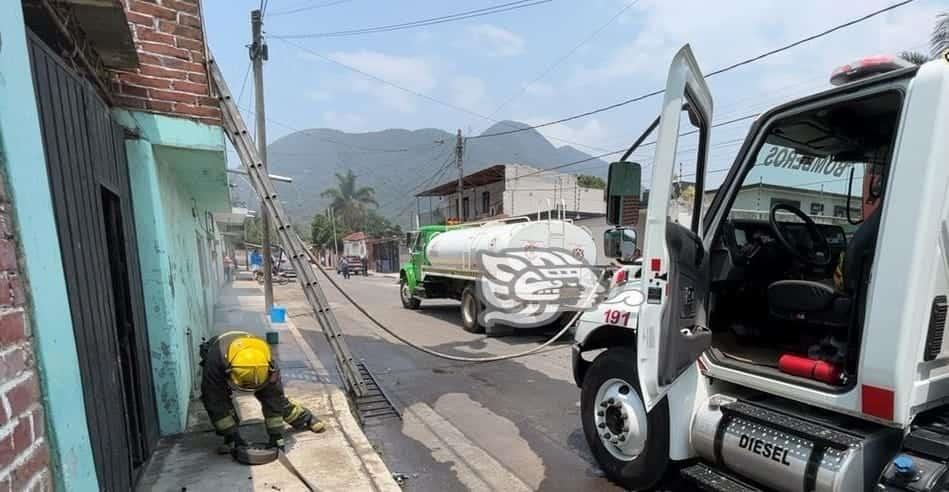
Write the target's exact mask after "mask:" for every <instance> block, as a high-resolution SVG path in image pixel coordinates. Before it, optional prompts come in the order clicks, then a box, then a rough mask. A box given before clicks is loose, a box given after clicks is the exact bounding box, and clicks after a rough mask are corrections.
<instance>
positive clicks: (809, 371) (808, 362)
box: [778, 354, 844, 384]
mask: <svg viewBox="0 0 949 492" xmlns="http://www.w3.org/2000/svg"><path fill="white" fill-rule="evenodd" d="M778 368H779V369H781V372H784V373H787V374H791V375H793V376H800V377H802V378H808V379H814V380H816V381H821V382H824V383H827V384H841V383H842V382H843V380H844V373H843V371H842V370H841V369H840V367H838V366H837V365H835V364H831V363H830V362H825V361H822V360H819V359H809V358H807V357H801V356H798V355H791V354H784V355H782V356H781V358H780V359H778Z"/></svg>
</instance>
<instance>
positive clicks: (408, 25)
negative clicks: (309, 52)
mask: <svg viewBox="0 0 949 492" xmlns="http://www.w3.org/2000/svg"><path fill="white" fill-rule="evenodd" d="M551 1H552V0H517V1H515V2H508V3H503V4H499V5H494V6H491V7H484V8H480V9H475V10H468V11H465V12H457V13H454V14H448V15H443V16H440V17H429V18H427V19H419V20H415V21H410V22H403V23H399V24H389V25H384V26H375V27H364V28H360V29H348V30H344V31H331V32H317V33H306V34H283V35H280V37H282V38H284V39H313V38H335V37H343V36H357V35H361V34H375V33H380V32H391V31H401V30H403V29H414V28H416V27H424V26H432V25H435V24H442V23H445V22H455V21H459V20H464V19H471V18H474V17H482V16H485V15H491V14H498V13H503V12H510V11H512V10H519V9H523V8H527V7H533V6H535V5H540V4H543V3H549V2H551Z"/></svg>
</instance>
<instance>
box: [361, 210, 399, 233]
mask: <svg viewBox="0 0 949 492" xmlns="http://www.w3.org/2000/svg"><path fill="white" fill-rule="evenodd" d="M363 231H364V232H365V233H366V234H368V235H369V236H371V237H385V236H400V235H402V226H400V225H398V224H393V223H392V222H391V221H389V219H387V218H385V217H383V216H381V215H379V214H378V213H377V212H376V211H375V210H369V211H368V212H367V213H366V221H365V226H364V227H363Z"/></svg>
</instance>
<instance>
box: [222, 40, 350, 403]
mask: <svg viewBox="0 0 949 492" xmlns="http://www.w3.org/2000/svg"><path fill="white" fill-rule="evenodd" d="M208 72H209V73H210V75H211V83H212V87H213V90H214V92H215V94H216V96H217V98H218V100H219V101H220V103H221V113H222V116H223V121H224V130H225V131H226V132H227V137H228V139H229V140H230V141H231V144H233V145H234V149H235V150H236V151H237V155H238V156H239V157H240V160H241V164H243V166H244V170H245V171H247V175H248V177H249V178H250V183H251V186H253V188H254V191H255V192H256V193H257V196H258V197H259V198H260V200H261V203H263V204H264V207H265V208H266V211H267V212H268V213H270V217H271V218H272V219H273V223H274V227H275V228H276V230H277V238H278V239H279V241H280V242H281V243H282V244H283V246H284V248H285V249H286V251H287V253H288V254H289V255H290V263H291V264H293V268H294V269H295V270H296V272H297V279H298V280H299V282H300V286H301V287H302V288H303V293H304V294H305V295H306V300H307V302H308V303H309V304H310V307H311V308H312V309H313V316H314V317H315V318H316V320H317V322H318V323H319V325H320V328H321V329H322V330H323V335H325V336H326V341H327V342H328V343H329V346H330V347H331V348H332V349H333V354H334V356H335V358H336V366H337V369H338V370H339V373H340V375H341V376H342V380H343V382H344V384H345V385H346V389H347V391H349V393H350V394H352V395H353V396H355V397H361V396H365V395H366V393H367V388H366V382H365V381H364V380H363V378H362V375H361V374H360V373H359V369H358V368H357V367H356V363H355V361H354V360H353V356H352V353H351V352H350V351H349V346H348V345H347V344H346V340H345V339H344V338H343V334H342V332H341V331H340V329H339V323H338V322H337V320H336V315H335V314H333V311H331V310H330V305H329V302H328V301H327V300H326V295H324V294H323V289H322V288H320V284H319V281H318V280H317V277H316V272H315V271H314V270H313V267H312V266H311V265H310V260H309V256H308V255H307V251H306V246H305V245H304V244H303V240H302V239H300V236H299V235H297V233H296V231H294V230H293V227H292V225H291V223H290V220H289V216H288V215H287V213H286V211H285V210H284V209H283V204H282V203H281V202H280V200H277V193H276V190H275V188H274V186H273V183H272V182H271V181H270V177H269V176H268V175H267V173H266V172H265V171H264V167H263V163H262V162H261V160H260V157H259V156H258V154H257V147H256V146H255V145H254V142H253V141H252V140H251V139H250V136H249V134H248V132H247V126H246V125H245V124H244V119H243V118H242V117H241V115H240V112H238V110H237V106H236V105H235V104H234V100H233V99H232V98H231V92H230V89H228V87H227V83H226V82H225V81H224V77H223V76H222V75H221V70H220V69H219V68H218V65H217V63H216V61H215V58H214V57H213V56H209V60H208Z"/></svg>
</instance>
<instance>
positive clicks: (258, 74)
mask: <svg viewBox="0 0 949 492" xmlns="http://www.w3.org/2000/svg"><path fill="white" fill-rule="evenodd" d="M262 25H263V19H262V18H261V15H260V10H252V11H251V12H250V31H251V36H252V40H253V41H252V43H251V45H250V59H251V61H252V62H253V65H254V95H255V96H256V97H255V99H256V104H255V107H254V113H255V116H256V117H257V153H258V154H259V155H260V162H261V163H262V164H263V165H264V174H267V121H266V116H267V115H266V113H265V112H264V60H266V59H267V45H265V44H264V40H263V37H262V36H261V34H260V31H261V26H262ZM260 211H261V212H262V218H263V229H264V230H263V243H264V244H263V246H264V248H263V249H264V306H265V308H266V312H267V313H270V309H271V308H273V254H272V252H271V247H270V230H271V228H272V226H271V224H270V223H271V217H270V212H268V210H267V207H265V206H264V204H263V202H261V204H260Z"/></svg>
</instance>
